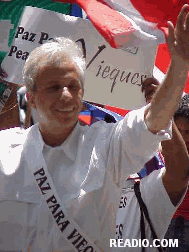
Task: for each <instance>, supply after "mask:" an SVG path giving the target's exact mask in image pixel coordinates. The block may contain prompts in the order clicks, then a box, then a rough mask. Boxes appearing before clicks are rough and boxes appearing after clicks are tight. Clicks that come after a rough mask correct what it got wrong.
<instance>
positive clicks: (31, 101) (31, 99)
mask: <svg viewBox="0 0 189 252" xmlns="http://www.w3.org/2000/svg"><path fill="white" fill-rule="evenodd" d="M28 96H29V97H28V102H29V104H30V106H31V107H32V108H34V109H36V104H35V94H34V92H29V93H28Z"/></svg>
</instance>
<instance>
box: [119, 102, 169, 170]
mask: <svg viewBox="0 0 189 252" xmlns="http://www.w3.org/2000/svg"><path fill="white" fill-rule="evenodd" d="M148 106H149V105H147V106H145V107H142V108H141V109H139V110H134V111H132V112H129V113H128V114H127V115H126V116H125V118H124V119H123V120H122V121H120V122H119V124H118V126H117V129H116V131H117V132H116V134H115V135H117V137H118V139H119V141H120V142H121V147H122V148H123V151H124V153H123V155H126V156H127V158H128V159H129V163H130V165H131V166H132V167H134V170H133V171H132V173H134V172H137V171H139V170H140V169H141V167H143V165H144V164H145V163H146V162H147V161H148V160H150V159H151V158H152V157H153V156H154V155H155V154H156V152H157V150H158V149H159V143H160V142H161V141H163V140H167V139H171V137H172V123H171V122H170V124H169V126H168V127H167V128H166V129H164V130H161V131H160V132H158V133H157V134H153V133H151V132H150V131H149V130H148V128H147V126H146V123H145V121H144V113H145V111H146V109H147V108H148Z"/></svg>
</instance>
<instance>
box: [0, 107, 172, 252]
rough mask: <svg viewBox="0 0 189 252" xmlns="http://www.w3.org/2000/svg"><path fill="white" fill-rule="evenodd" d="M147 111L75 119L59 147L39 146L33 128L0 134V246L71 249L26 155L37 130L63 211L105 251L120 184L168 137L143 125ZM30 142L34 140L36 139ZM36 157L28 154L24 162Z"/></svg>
mask: <svg viewBox="0 0 189 252" xmlns="http://www.w3.org/2000/svg"><path fill="white" fill-rule="evenodd" d="M145 108H146V107H144V108H141V109H140V110H135V111H132V112H130V113H129V114H127V115H126V117H125V118H124V119H123V120H122V121H120V122H118V123H115V124H107V123H105V122H97V123H94V124H93V125H92V126H90V127H89V126H80V125H79V123H78V124H77V126H76V127H75V129H74V130H73V132H72V133H71V135H70V136H69V137H68V138H67V140H66V141H65V142H64V143H63V144H62V145H61V146H59V147H55V148H51V147H49V146H47V145H45V144H44V142H43V140H42V137H41V134H40V132H39V129H38V125H37V124H36V125H34V126H32V127H31V128H29V129H27V130H21V129H18V128H14V129H10V130H5V131H4V132H3V131H1V132H0V139H1V143H0V153H1V158H0V209H1V210H0V211H1V214H0V237H1V238H0V251H27V249H28V247H29V244H30V245H31V249H30V251H31V252H43V251H44V252H48V251H49V252H52V250H53V251H56V252H58V251H64V252H71V251H72V249H71V248H70V245H69V244H67V242H66V241H65V240H64V238H62V233H60V231H59V229H58V228H57V225H56V224H55V222H54V220H53V218H52V216H51V214H50V212H49V210H48V208H47V205H46V204H45V203H44V202H43V200H42V198H41V195H40V193H39V188H38V186H37V185H36V182H35V180H34V178H33V177H32V176H33V175H32V174H31V172H30V170H29V167H28V166H29V161H28V160H27V159H26V158H25V156H24V155H25V149H27V143H30V144H31V142H32V139H28V137H27V136H28V135H29V134H28V133H29V132H32V131H33V132H34V131H35V132H38V133H37V134H38V141H39V144H40V151H42V154H43V157H44V159H45V161H46V164H47V167H48V170H49V172H50V174H51V176H52V179H53V182H54V185H55V187H56V190H57V192H58V195H59V197H60V199H62V201H63V202H64V204H65V207H66V211H67V214H68V215H69V216H70V217H71V218H73V219H74V221H75V222H76V223H77V224H78V225H79V227H80V228H81V229H83V230H84V231H85V233H86V234H87V235H88V236H89V237H90V238H91V239H92V240H93V241H94V242H95V243H96V244H97V246H98V247H99V248H101V249H102V250H103V251H110V247H109V239H111V238H113V237H114V231H115V213H116V211H117V208H118V203H119V199H120V193H121V188H122V184H123V181H124V180H125V179H126V177H128V176H129V174H132V173H134V172H136V171H138V170H139V169H140V168H141V167H143V165H144V163H146V162H147V161H148V160H149V159H150V158H151V157H152V156H153V155H154V154H155V152H156V151H157V148H158V145H159V141H162V140H165V139H168V138H170V135H171V130H170V128H169V129H167V130H164V131H161V132H159V133H158V134H152V133H151V132H150V131H149V130H148V129H147V127H146V124H145V122H144V112H145ZM32 144H34V145H35V142H33V143H32ZM38 158H39V157H38V155H35V156H34V155H33V153H31V160H30V163H31V162H32V161H33V162H37V160H38Z"/></svg>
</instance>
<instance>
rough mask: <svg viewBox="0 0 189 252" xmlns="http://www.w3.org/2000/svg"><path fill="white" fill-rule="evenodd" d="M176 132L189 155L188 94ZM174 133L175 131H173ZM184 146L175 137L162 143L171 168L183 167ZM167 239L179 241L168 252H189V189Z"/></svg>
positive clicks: (166, 160) (176, 124) (177, 114)
mask: <svg viewBox="0 0 189 252" xmlns="http://www.w3.org/2000/svg"><path fill="white" fill-rule="evenodd" d="M174 122H175V126H174V127H175V131H176V128H177V129H178V130H179V132H180V134H181V136H182V138H183V140H184V142H185V145H186V147H187V150H188V153H189V95H188V94H186V95H184V96H183V98H182V102H181V103H180V104H179V107H178V109H177V110H176V112H175V114H174ZM173 133H174V131H173ZM173 136H174V135H173ZM181 147H182V146H180V145H179V144H177V143H176V142H174V137H173V139H172V140H171V141H167V142H166V143H164V142H162V148H163V155H164V157H165V163H169V165H170V166H175V168H176V167H177V169H180V167H181V166H182V165H183V162H184V161H182V160H181V159H179V155H178V153H179V152H180V149H181ZM173 177H174V176H173V175H172V176H170V181H171V182H172V183H174V182H175V181H174V178H173ZM165 238H166V239H178V247H177V248H173V247H168V248H166V251H167V252H188V251H189V189H188V191H187V193H186V195H185V197H184V199H183V201H182V203H181V204H180V206H179V207H178V209H177V211H176V213H175V214H174V216H173V219H172V220H171V224H170V226H169V228H168V230H167V233H166V235H165Z"/></svg>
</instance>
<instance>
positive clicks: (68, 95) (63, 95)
mask: <svg viewBox="0 0 189 252" xmlns="http://www.w3.org/2000/svg"><path fill="white" fill-rule="evenodd" d="M61 92H62V93H61V99H67V98H71V97H72V95H71V93H70V91H69V89H68V87H63V88H62V91H61Z"/></svg>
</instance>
